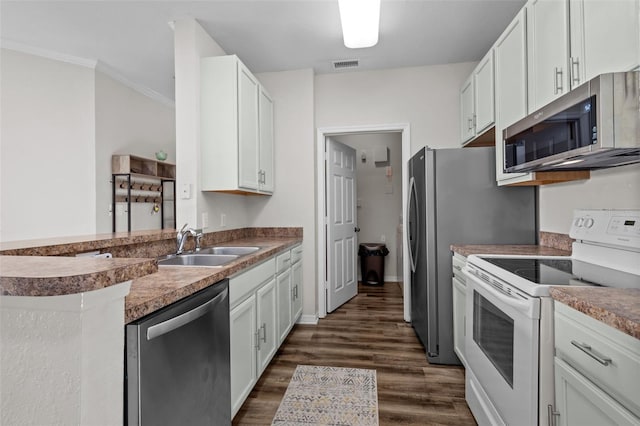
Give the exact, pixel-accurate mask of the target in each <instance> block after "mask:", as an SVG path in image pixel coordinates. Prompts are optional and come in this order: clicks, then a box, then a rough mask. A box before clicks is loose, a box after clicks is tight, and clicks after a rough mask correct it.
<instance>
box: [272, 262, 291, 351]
mask: <svg viewBox="0 0 640 426" xmlns="http://www.w3.org/2000/svg"><path fill="white" fill-rule="evenodd" d="M276 286H277V288H278V290H277V293H278V345H279V344H281V343H282V342H283V341H284V339H285V338H286V337H287V334H288V333H289V330H290V329H291V303H292V297H291V295H292V291H291V269H287V270H286V271H284V272H283V273H281V274H280V275H278V277H277V278H276Z"/></svg>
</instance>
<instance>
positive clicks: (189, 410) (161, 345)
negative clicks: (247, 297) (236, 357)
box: [124, 280, 231, 426]
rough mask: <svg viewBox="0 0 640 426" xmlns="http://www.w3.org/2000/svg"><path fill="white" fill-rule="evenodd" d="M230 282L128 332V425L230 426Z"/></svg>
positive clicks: (140, 322)
mask: <svg viewBox="0 0 640 426" xmlns="http://www.w3.org/2000/svg"><path fill="white" fill-rule="evenodd" d="M229 362H230V360H229V280H223V281H220V282H219V283H217V284H214V285H212V286H210V287H208V288H206V289H204V290H201V291H199V292H198V293H195V294H193V295H191V296H189V297H187V298H185V299H182V300H180V301H178V302H175V303H173V304H171V305H169V306H167V307H165V308H163V309H161V310H159V311H157V312H154V313H152V314H150V315H148V316H146V317H144V318H141V319H140V320H138V321H135V322H133V323H130V324H128V325H127V326H126V367H125V371H126V374H125V413H124V417H125V418H124V422H125V424H128V425H142V426H145V425H149V426H150V425H153V426H156V425H172V426H173V425H216V426H217V425H229V424H231V386H230V381H231V378H230V366H229Z"/></svg>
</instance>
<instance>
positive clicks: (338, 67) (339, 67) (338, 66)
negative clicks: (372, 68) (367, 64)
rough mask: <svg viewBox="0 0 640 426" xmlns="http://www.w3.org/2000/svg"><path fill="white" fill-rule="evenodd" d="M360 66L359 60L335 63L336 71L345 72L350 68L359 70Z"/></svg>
mask: <svg viewBox="0 0 640 426" xmlns="http://www.w3.org/2000/svg"><path fill="white" fill-rule="evenodd" d="M359 66H360V60H359V59H345V60H341V61H333V69H334V71H340V70H345V69H348V68H358V67H359Z"/></svg>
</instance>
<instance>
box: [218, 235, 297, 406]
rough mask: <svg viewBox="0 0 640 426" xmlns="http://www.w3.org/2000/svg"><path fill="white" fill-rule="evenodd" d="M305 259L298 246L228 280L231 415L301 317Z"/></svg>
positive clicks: (240, 404) (247, 394)
mask: <svg viewBox="0 0 640 426" xmlns="http://www.w3.org/2000/svg"><path fill="white" fill-rule="evenodd" d="M301 259H302V246H301V245H298V246H296V247H294V248H293V249H287V250H285V251H283V252H281V253H279V254H277V255H276V256H274V257H272V258H271V259H268V260H266V261H264V262H262V263H261V264H259V265H257V266H254V267H252V268H251V269H249V270H247V271H245V272H243V273H241V274H239V275H236V276H234V277H232V278H231V279H230V280H229V307H230V312H229V318H230V334H231V414H232V415H233V416H235V415H236V413H237V412H238V410H239V409H240V407H242V404H243V403H244V401H245V399H246V398H247V397H248V396H249V394H250V393H251V390H252V389H253V387H254V386H255V384H256V383H257V381H258V379H259V378H260V375H261V374H262V373H263V372H264V370H265V369H266V368H267V366H268V365H269V363H270V362H271V360H272V359H273V357H274V355H275V354H276V351H277V350H278V348H279V347H280V345H281V344H282V342H283V341H284V340H285V339H286V337H287V335H288V334H289V332H290V331H291V328H292V327H293V324H294V323H295V321H296V320H297V318H298V317H299V316H300V314H301V313H302V301H301V299H300V297H301V296H302V293H301V292H300V290H298V289H299V288H301V287H302V260H301ZM292 264H293V266H291V265H292Z"/></svg>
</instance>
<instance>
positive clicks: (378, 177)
mask: <svg viewBox="0 0 640 426" xmlns="http://www.w3.org/2000/svg"><path fill="white" fill-rule="evenodd" d="M334 139H335V140H337V141H339V142H342V143H344V144H346V145H348V146H350V147H352V148H354V149H355V150H356V191H357V198H358V208H357V218H358V227H359V228H360V232H359V233H358V243H379V242H383V238H382V237H383V236H384V244H386V246H387V249H388V250H389V254H388V255H387V256H386V257H385V259H384V267H385V270H384V274H385V277H384V280H385V281H401V280H402V278H401V277H402V270H400V271H398V270H397V255H398V245H397V238H396V234H397V229H398V226H399V225H400V223H401V220H402V133H370V134H354V135H342V136H336V137H335V138H334ZM386 148H388V149H389V161H388V162H386V163H378V164H376V162H375V161H374V151H375V150H376V149H386ZM363 153H364V154H365V156H366V161H365V162H363V161H362V159H361V158H362V154H363ZM387 165H388V166H390V167H391V170H392V173H393V175H392V176H391V177H390V178H389V177H387V176H386V166H387ZM358 274H360V267H359V266H358Z"/></svg>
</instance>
